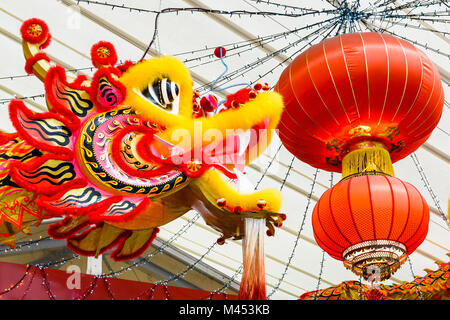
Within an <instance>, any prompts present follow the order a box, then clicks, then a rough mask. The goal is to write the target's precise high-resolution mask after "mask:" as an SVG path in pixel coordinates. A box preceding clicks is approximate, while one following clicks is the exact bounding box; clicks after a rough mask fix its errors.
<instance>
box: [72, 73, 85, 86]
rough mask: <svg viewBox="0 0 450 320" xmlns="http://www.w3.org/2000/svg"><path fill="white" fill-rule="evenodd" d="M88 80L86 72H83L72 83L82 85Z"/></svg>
mask: <svg viewBox="0 0 450 320" xmlns="http://www.w3.org/2000/svg"><path fill="white" fill-rule="evenodd" d="M86 80H87V77H86V76H85V75H84V74H81V75H79V76H78V77H76V78H75V80H74V81H73V82H72V85H74V86H77V87H81V84H82V83H83V82H84V81H86Z"/></svg>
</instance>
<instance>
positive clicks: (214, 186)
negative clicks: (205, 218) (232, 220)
mask: <svg viewBox="0 0 450 320" xmlns="http://www.w3.org/2000/svg"><path fill="white" fill-rule="evenodd" d="M193 183H194V184H195V185H196V186H197V187H198V188H199V189H200V190H201V192H202V193H203V195H204V196H205V197H206V198H207V199H208V201H209V202H211V203H212V204H214V205H215V206H216V207H217V200H218V199H220V198H224V199H225V200H226V203H227V205H229V206H231V207H238V206H239V207H241V208H242V209H243V210H244V211H252V210H255V209H257V208H258V206H257V203H258V201H259V200H265V201H266V202H267V205H266V207H265V208H264V209H266V210H268V211H271V212H279V210H280V208H281V200H282V197H281V192H280V191H279V190H277V189H264V190H261V191H256V192H254V193H250V194H242V193H239V192H238V191H237V190H236V189H235V188H234V187H233V186H232V185H231V184H230V183H228V182H227V181H225V180H224V179H223V177H222V175H221V174H220V173H219V172H217V171H216V170H209V171H208V172H206V173H205V174H204V175H203V176H201V177H200V178H198V179H196V180H194V182H193Z"/></svg>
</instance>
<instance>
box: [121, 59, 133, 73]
mask: <svg viewBox="0 0 450 320" xmlns="http://www.w3.org/2000/svg"><path fill="white" fill-rule="evenodd" d="M132 66H134V63H133V62H132V61H130V60H127V61H125V62H124V63H122V64H121V65H118V66H117V69H119V70H120V72H122V73H124V72H126V71H127V70H128V69H129V68H131V67H132Z"/></svg>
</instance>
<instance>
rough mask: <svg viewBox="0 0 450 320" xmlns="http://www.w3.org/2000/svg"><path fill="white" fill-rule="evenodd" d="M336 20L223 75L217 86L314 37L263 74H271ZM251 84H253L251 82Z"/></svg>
mask: <svg viewBox="0 0 450 320" xmlns="http://www.w3.org/2000/svg"><path fill="white" fill-rule="evenodd" d="M335 20H336V18H330V19H328V20H327V22H329V23H328V24H327V25H326V26H322V27H321V28H319V29H317V30H315V31H313V32H311V33H309V34H308V35H306V36H304V37H301V38H300V39H298V40H296V41H294V42H291V43H289V44H288V45H286V46H284V47H282V48H281V49H278V50H276V51H274V52H272V53H270V54H267V55H266V56H264V57H262V58H257V60H256V61H253V62H251V63H248V64H246V65H245V66H243V67H241V68H239V69H236V70H234V71H232V72H230V73H228V74H227V75H225V76H224V77H223V78H222V79H221V80H220V81H218V83H217V85H224V84H226V83H228V82H230V81H232V80H234V79H236V78H238V77H243V76H244V75H245V74H246V73H248V72H250V71H254V70H255V68H257V67H260V66H262V65H263V64H264V63H265V62H268V61H270V59H272V58H273V57H275V56H278V55H280V54H282V53H286V52H287V51H288V50H289V49H291V48H293V47H295V46H297V45H298V44H300V43H301V42H302V41H305V40H307V39H309V38H310V37H312V36H314V35H316V38H314V39H313V40H311V41H310V42H308V43H307V44H305V45H304V46H303V47H302V48H301V49H300V50H297V51H296V52H294V53H293V54H291V55H290V56H289V58H288V59H285V60H284V61H283V62H281V63H279V64H278V65H277V66H276V67H274V68H272V69H271V70H270V71H268V72H266V73H265V74H269V73H271V72H273V70H274V69H275V68H277V67H278V66H280V65H283V64H284V63H285V62H286V61H288V60H289V59H291V58H292V57H293V56H294V55H295V54H297V53H298V52H300V51H301V50H303V48H305V47H307V46H308V45H310V44H311V42H312V41H314V40H315V39H317V37H318V36H320V32H321V31H322V30H328V28H330V27H333V26H334V23H335ZM262 77H263V76H261V75H260V76H259V77H258V79H257V80H256V81H258V80H259V79H261V78H262ZM251 83H254V82H253V81H252V82H251ZM210 85H211V83H210V82H209V83H206V84H204V85H201V86H199V87H197V88H196V90H197V91H198V92H202V91H205V90H207V89H208V88H209V86H210Z"/></svg>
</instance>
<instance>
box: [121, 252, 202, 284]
mask: <svg viewBox="0 0 450 320" xmlns="http://www.w3.org/2000/svg"><path fill="white" fill-rule="evenodd" d="M143 260H145V259H144V258H138V259H135V260H128V261H125V263H126V264H128V265H132V264H133V263H136V262H143ZM139 269H140V270H141V271H143V272H145V273H146V274H148V275H150V276H155V275H156V276H158V277H159V278H161V279H170V278H172V277H174V274H173V273H171V272H169V271H167V270H166V269H164V268H161V267H160V266H158V265H156V264H154V263H153V262H151V261H148V260H146V261H145V262H143V263H142V264H141V265H139ZM168 284H169V285H170V282H169V283H168ZM176 286H177V287H182V288H189V289H196V290H202V289H201V288H199V287H197V286H196V285H194V284H192V283H190V282H189V281H187V280H185V279H183V278H180V279H177V280H176Z"/></svg>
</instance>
